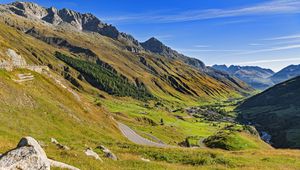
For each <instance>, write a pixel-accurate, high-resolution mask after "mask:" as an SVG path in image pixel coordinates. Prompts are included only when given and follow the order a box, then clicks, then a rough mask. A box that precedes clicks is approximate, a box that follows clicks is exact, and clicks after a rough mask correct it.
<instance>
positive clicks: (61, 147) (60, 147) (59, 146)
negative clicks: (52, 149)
mask: <svg viewBox="0 0 300 170" xmlns="http://www.w3.org/2000/svg"><path fill="white" fill-rule="evenodd" d="M51 143H54V144H55V145H56V146H57V147H58V148H59V149H63V150H70V148H69V147H68V146H66V145H62V144H60V143H59V142H58V141H57V140H56V139H55V138H51Z"/></svg>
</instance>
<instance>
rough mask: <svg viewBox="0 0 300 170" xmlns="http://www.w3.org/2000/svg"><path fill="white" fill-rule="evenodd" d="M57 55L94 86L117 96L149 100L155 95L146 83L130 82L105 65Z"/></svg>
mask: <svg viewBox="0 0 300 170" xmlns="http://www.w3.org/2000/svg"><path fill="white" fill-rule="evenodd" d="M55 56H56V57H57V58H58V59H60V60H62V61H63V62H65V63H66V64H68V65H69V66H71V67H73V68H74V69H76V70H77V71H79V72H80V73H81V74H82V75H83V76H84V78H85V80H86V81H87V82H89V83H90V84H91V85H92V86H94V87H96V88H98V89H100V90H102V91H105V92H107V93H108V94H111V95H115V96H120V97H124V96H130V97H133V98H135V99H140V100H148V99H151V98H153V96H152V95H151V94H150V93H149V92H148V90H147V89H146V87H145V86H144V84H142V83H137V85H135V84H134V83H131V82H129V80H128V79H127V78H126V77H124V76H122V75H119V74H118V73H116V72H113V71H112V70H109V69H107V68H105V67H104V66H103V65H99V64H97V63H92V62H88V61H83V60H79V59H75V58H72V57H69V56H67V55H65V54H62V53H60V52H56V53H55Z"/></svg>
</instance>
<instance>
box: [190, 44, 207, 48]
mask: <svg viewBox="0 0 300 170" xmlns="http://www.w3.org/2000/svg"><path fill="white" fill-rule="evenodd" d="M194 47H196V48H208V47H210V46H209V45H195V46H194Z"/></svg>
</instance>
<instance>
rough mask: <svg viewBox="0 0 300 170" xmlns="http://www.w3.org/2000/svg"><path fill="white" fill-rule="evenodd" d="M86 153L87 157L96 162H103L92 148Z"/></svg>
mask: <svg viewBox="0 0 300 170" xmlns="http://www.w3.org/2000/svg"><path fill="white" fill-rule="evenodd" d="M84 153H85V154H86V156H90V157H93V158H95V159H96V160H99V161H101V162H103V161H102V159H101V158H100V157H99V155H98V154H97V153H96V152H94V151H93V149H91V148H88V149H86V150H85V151H84Z"/></svg>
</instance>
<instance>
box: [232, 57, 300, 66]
mask: <svg viewBox="0 0 300 170" xmlns="http://www.w3.org/2000/svg"><path fill="white" fill-rule="evenodd" d="M285 61H300V58H280V59H270V60H256V61H247V62H240V63H234V65H248V64H262V63H275V62H285Z"/></svg>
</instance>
